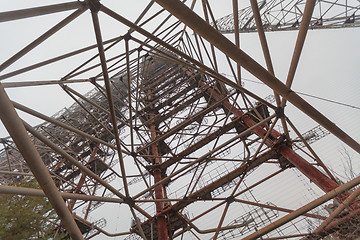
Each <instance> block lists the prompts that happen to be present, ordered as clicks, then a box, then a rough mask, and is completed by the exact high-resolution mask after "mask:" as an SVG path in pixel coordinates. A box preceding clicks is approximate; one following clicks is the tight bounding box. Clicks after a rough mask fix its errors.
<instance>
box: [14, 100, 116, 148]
mask: <svg viewBox="0 0 360 240" xmlns="http://www.w3.org/2000/svg"><path fill="white" fill-rule="evenodd" d="M12 104H13V105H14V107H15V108H17V109H19V110H21V111H24V112H26V113H29V114H31V115H33V116H35V117H38V118H41V119H43V120H45V121H48V122H50V123H52V124H55V125H57V126H59V127H62V128H64V129H67V130H69V131H72V132H74V133H77V134H79V135H80V136H82V137H84V138H87V139H90V140H92V141H94V142H98V143H101V144H104V145H106V146H108V147H110V148H112V149H116V147H115V146H114V145H112V144H110V143H108V142H105V141H103V140H101V139H99V138H96V137H93V136H91V135H90V134H87V133H85V132H83V131H80V130H78V129H77V128H74V127H72V126H69V125H67V124H65V123H63V122H61V121H59V120H57V119H55V118H52V117H48V116H46V115H44V114H42V113H39V112H37V111H35V110H33V109H30V108H28V107H25V106H23V105H21V104H19V103H17V102H12Z"/></svg>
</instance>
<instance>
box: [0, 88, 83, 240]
mask: <svg viewBox="0 0 360 240" xmlns="http://www.w3.org/2000/svg"><path fill="white" fill-rule="evenodd" d="M0 119H1V121H2V122H3V124H4V126H5V127H6V129H7V131H8V132H9V134H10V136H11V137H12V139H13V140H14V142H15V144H16V146H17V147H18V149H19V151H20V153H21V155H22V156H23V158H24V159H25V161H26V162H27V164H28V166H29V168H30V169H31V171H32V173H33V174H34V176H35V178H36V180H37V181H38V182H39V185H40V187H41V188H42V189H43V190H44V192H45V194H46V196H47V197H48V199H49V202H50V203H51V205H52V206H53V207H54V209H55V211H56V213H57V214H58V216H59V217H60V219H61V220H62V222H63V224H64V226H65V228H66V230H67V231H68V232H69V234H70V236H71V238H72V239H83V236H82V234H81V232H80V230H79V228H78V226H77V225H76V223H75V220H74V218H73V216H72V214H71V213H70V211H69V209H68V208H67V206H66V204H65V202H64V200H63V199H62V197H61V194H60V192H59V191H58V189H57V187H56V185H55V183H54V181H53V180H52V178H51V175H50V173H49V172H48V170H47V168H46V166H45V164H44V162H43V161H42V159H41V157H40V154H39V153H38V151H37V150H36V148H35V145H34V143H33V142H32V141H31V139H30V137H29V135H28V134H27V132H26V130H25V127H24V125H23V123H22V122H21V120H20V118H19V116H18V115H17V113H16V111H15V109H14V106H13V105H12V104H11V101H10V99H9V97H8V96H7V94H6V92H5V90H4V88H3V86H2V85H1V84H0Z"/></svg>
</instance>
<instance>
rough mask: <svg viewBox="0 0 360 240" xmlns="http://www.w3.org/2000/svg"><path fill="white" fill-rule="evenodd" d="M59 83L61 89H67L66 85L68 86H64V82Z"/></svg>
mask: <svg viewBox="0 0 360 240" xmlns="http://www.w3.org/2000/svg"><path fill="white" fill-rule="evenodd" d="M59 85H60V87H62V89H64V90H65V91H66V90H67V87H68V86H66V85H65V84H63V83H59Z"/></svg>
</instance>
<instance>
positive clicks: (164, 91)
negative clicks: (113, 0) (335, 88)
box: [0, 0, 360, 239]
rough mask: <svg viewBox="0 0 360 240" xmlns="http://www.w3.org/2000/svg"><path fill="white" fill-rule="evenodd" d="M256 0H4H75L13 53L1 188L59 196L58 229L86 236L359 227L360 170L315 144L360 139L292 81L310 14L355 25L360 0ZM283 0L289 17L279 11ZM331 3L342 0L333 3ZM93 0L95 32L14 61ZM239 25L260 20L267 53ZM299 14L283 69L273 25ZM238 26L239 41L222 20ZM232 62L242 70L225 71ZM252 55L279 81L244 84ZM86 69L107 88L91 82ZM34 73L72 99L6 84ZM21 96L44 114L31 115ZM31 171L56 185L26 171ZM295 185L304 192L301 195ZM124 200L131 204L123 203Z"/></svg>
mask: <svg viewBox="0 0 360 240" xmlns="http://www.w3.org/2000/svg"><path fill="white" fill-rule="evenodd" d="M184 2H185V3H184ZM250 2H251V4H252V9H251V10H250V8H247V10H241V11H238V5H237V4H238V3H237V1H233V5H232V8H233V11H234V13H238V12H239V13H240V14H239V15H236V16H233V15H231V16H230V15H229V16H227V17H226V19H225V18H223V19H221V20H219V21H217V28H219V29H217V28H214V27H212V26H211V25H210V23H211V22H214V21H215V18H214V15H213V9H212V8H211V6H210V4H209V2H208V1H207V0H204V1H199V3H196V1H191V2H190V3H186V1H178V0H172V1H169V0H155V1H149V2H148V3H146V4H144V6H143V7H144V10H143V11H142V12H141V13H140V14H139V17H138V18H137V19H136V20H129V19H128V18H125V17H124V16H122V15H121V14H120V13H119V12H118V11H117V10H116V7H115V8H111V7H107V5H106V4H105V3H104V4H102V3H101V2H98V1H96V0H88V1H84V2H68V3H61V4H55V5H50V6H43V7H35V8H30V9H22V10H15V11H11V12H3V13H0V21H2V22H4V23H3V24H7V23H8V22H9V23H11V22H12V21H15V20H18V21H24V20H22V19H27V18H29V17H40V16H42V15H45V16H42V17H48V16H52V15H54V14H59V13H61V14H65V15H66V14H67V12H69V11H72V13H71V14H70V15H66V17H65V18H64V19H63V20H61V21H60V22H59V23H58V24H56V25H55V26H54V27H52V28H51V29H50V30H48V31H46V32H45V33H44V34H42V35H41V36H40V37H38V38H37V39H35V40H34V41H33V42H31V43H30V44H29V45H27V46H26V47H24V48H23V49H22V50H20V51H18V52H17V53H16V54H15V55H13V56H12V57H10V58H8V60H6V61H5V62H4V63H2V64H1V65H0V71H2V75H1V76H0V79H1V84H0V117H1V120H2V123H3V125H4V126H5V127H6V129H7V131H8V133H9V134H10V137H7V138H3V139H1V140H2V144H3V146H4V147H3V148H2V149H0V181H1V186H0V193H2V194H23V195H33V196H42V197H44V196H46V197H47V198H48V200H49V202H50V203H51V204H52V206H53V207H54V209H55V211H56V212H57V213H58V215H59V217H60V219H61V223H60V222H59V227H58V228H57V229H56V230H54V234H55V232H56V231H60V230H61V231H63V230H66V232H67V233H68V234H69V236H70V237H71V238H72V239H84V238H85V239H91V238H96V237H97V235H99V234H101V235H100V236H101V239H103V237H104V235H106V236H108V237H119V236H121V237H123V238H125V239H141V238H143V239H192V238H197V239H209V238H212V239H231V238H234V239H240V238H242V239H259V238H261V239H287V238H289V239H290V238H295V237H297V238H304V239H320V238H322V237H324V236H327V235H329V234H335V235H337V236H346V237H347V238H348V239H353V238H355V237H357V236H359V234H360V230H359V228H358V227H357V225H358V224H356V223H359V211H360V209H359V203H358V201H357V200H356V198H357V197H358V195H359V191H360V190H359V188H358V189H356V190H354V191H353V192H349V190H350V189H352V188H354V187H355V186H356V185H358V184H359V183H360V177H357V178H354V179H352V180H351V181H349V182H347V183H344V184H340V183H339V182H338V181H337V179H336V178H335V177H334V176H333V175H332V173H331V172H330V171H329V170H328V168H327V167H326V164H325V163H324V162H323V161H322V160H321V159H320V158H319V156H318V155H317V154H316V152H315V150H314V149H313V148H312V147H311V146H310V145H311V144H312V143H314V142H316V141H318V140H320V139H321V138H324V137H325V136H327V135H329V134H332V135H334V136H336V137H337V138H338V139H340V140H341V141H342V142H343V143H344V144H347V145H348V146H349V147H350V148H352V149H354V150H355V151H356V152H358V153H359V152H360V145H359V143H358V142H357V141H355V140H354V139H352V138H351V137H350V136H349V135H347V134H346V133H345V132H344V131H343V130H342V129H340V128H339V127H337V126H336V125H335V124H334V123H333V122H331V121H330V120H329V119H328V118H326V117H325V116H324V115H323V114H322V113H320V112H319V110H318V109H316V108H315V107H313V106H312V105H311V104H309V103H308V102H307V101H305V100H304V99H302V98H301V97H300V96H299V95H298V94H296V93H295V92H294V91H293V90H292V89H291V87H292V82H293V78H294V74H295V71H296V68H297V65H298V61H299V57H300V53H301V51H302V46H303V44H304V41H305V38H306V34H307V30H308V29H309V28H315V26H316V28H317V27H318V26H319V27H320V26H321V27H345V26H356V25H357V24H358V22H357V20H358V15H357V10H358V6H350V5H348V4H345V5H344V4H341V3H340V2H339V1H337V2H335V3H328V2H326V1H312V0H309V1H307V2H306V3H305V2H303V1H297V2H296V3H294V1H289V2H286V1H271V2H269V3H266V2H265V1H264V2H261V3H259V4H258V3H257V2H256V0H251V1H250ZM327 4H328V5H327ZM279 6H281V10H282V11H281V12H280V13H279V14H280V15H281V16H282V17H281V18H280V17H279V15H278V14H277V13H276V14H275V13H274V12H273V10H275V9H276V8H278V7H279ZM314 8H315V9H317V8H319V9H320V8H321V10H320V15H319V16H320V17H317V16H312V12H313V10H314ZM344 8H345V11H344ZM329 9H333V10H335V9H336V12H338V13H339V15H336V14H335V15H331V16H330V17H328V13H329V14H330V12H332V11H330V10H329ZM85 14H88V16H90V17H91V24H92V27H93V32H92V33H95V39H96V44H94V45H91V46H87V47H83V48H81V49H77V50H74V51H72V52H67V53H65V54H62V55H59V56H55V57H52V58H50V59H47V60H45V61H41V62H38V63H34V64H32V65H30V66H21V67H19V68H16V69H15V70H11V71H7V69H8V67H10V66H11V65H13V64H14V63H15V62H17V61H18V60H19V59H21V58H22V57H24V56H25V55H27V54H31V51H32V50H33V49H34V48H36V47H38V46H41V45H42V44H43V42H44V43H46V41H48V40H49V38H50V36H52V35H56V34H57V32H58V31H59V32H60V29H61V28H63V27H65V26H72V24H75V23H73V21H74V22H75V20H76V19H77V18H80V17H81V16H83V15H85ZM245 14H246V15H245ZM290 14H291V16H290ZM340 14H342V15H340ZM61 16H63V15H61ZM104 16H105V17H107V18H109V19H111V21H113V22H112V26H111V29H112V31H114V29H116V28H117V27H118V28H119V29H125V30H124V31H123V30H121V31H123V32H121V33H119V35H118V36H117V37H115V38H112V39H109V40H104V39H103V37H102V34H103V26H102V27H100V24H101V23H102V21H105V20H104V18H103V17H104ZM264 16H266V19H267V20H266V21H262V20H263V17H264ZM270 17H272V18H273V20H270ZM288 17H289V18H290V20H288ZM230 18H231V20H230ZM232 18H233V19H232ZM315 18H316V19H317V20H315V22H316V23H315V22H314V19H315ZM319 20H321V22H319ZM25 21H26V20H25ZM253 21H254V23H253ZM234 22H235V24H234ZM117 24H118V25H117ZM255 24H256V25H255ZM238 25H239V26H240V31H257V32H258V33H259V38H260V41H261V44H262V49H263V53H264V57H265V61H266V65H267V69H265V68H263V67H262V66H261V65H260V64H259V63H258V62H256V61H255V60H253V59H252V58H251V57H249V56H248V55H247V54H246V53H245V52H243V51H242V50H241V49H240V47H239V31H238V30H237V28H235V29H234V26H238ZM120 26H121V27H122V28H121V27H120ZM298 26H300V27H299V33H298V39H297V42H296V46H295V51H294V55H293V59H292V62H291V66H290V70H289V75H288V78H287V80H286V82H285V83H283V82H282V81H280V80H279V79H277V78H276V77H275V76H274V70H273V67H272V61H271V57H270V53H269V49H268V47H267V41H266V37H265V34H264V31H266V30H270V29H271V30H275V29H277V30H285V29H286V30H287V29H294V28H295V27H296V29H297V27H298ZM231 29H232V30H234V31H235V41H234V43H233V42H231V41H230V40H228V39H227V38H226V37H225V36H224V35H223V34H222V32H223V33H224V32H226V33H228V32H231V31H232V30H231ZM115 32H116V31H115ZM64 44H66V43H64ZM83 53H89V55H88V56H89V57H88V58H87V59H83V58H82V57H81V58H80V59H81V62H80V64H79V65H78V67H74V65H71V68H69V69H66V71H67V72H66V74H63V75H62V76H61V77H59V78H58V80H38V81H11V79H12V78H14V77H20V79H21V77H22V76H23V74H26V73H28V72H31V71H38V73H41V71H46V69H51V68H49V67H50V66H52V64H59V65H57V66H61V68H66V67H65V66H70V65H67V64H66V61H70V59H72V58H74V57H77V56H79V55H81V54H83ZM92 54H93V55H92ZM64 63H65V64H64ZM223 65H226V68H227V69H228V70H229V71H230V72H231V74H232V77H231V78H229V77H227V76H225V75H224V74H220V72H221V68H222V67H223ZM242 69H245V70H246V71H248V72H249V73H251V74H252V75H253V76H254V77H256V78H257V79H259V80H260V81H261V82H263V83H264V84H266V85H267V86H268V87H269V88H270V89H272V90H273V92H274V97H273V98H262V97H261V96H258V95H257V94H255V93H253V92H251V91H249V90H247V89H245V88H244V87H243V85H242V84H241V83H242V81H241V71H242ZM48 71H51V70H48ZM76 84H81V85H82V86H87V87H88V86H89V85H90V86H92V87H94V89H93V90H92V91H90V92H88V93H87V94H82V93H81V92H80V91H79V90H77V89H76V88H75V87H73V85H74V86H75V85H76ZM33 86H58V87H59V89H60V90H61V91H63V93H65V94H67V95H68V96H69V97H70V98H72V99H73V101H74V103H73V105H71V106H70V107H67V108H64V109H63V110H61V111H59V112H58V113H57V114H55V115H52V116H49V115H46V114H43V113H41V112H39V111H36V110H35V109H33V108H31V107H29V106H25V105H24V104H21V103H18V102H15V101H12V100H11V99H10V98H9V96H8V94H7V91H5V89H13V88H18V87H28V88H31V87H33ZM287 102H290V103H291V104H292V105H294V106H295V107H297V108H298V109H300V110H301V111H302V112H303V113H304V114H305V115H307V116H308V117H310V118H311V119H313V120H314V121H315V122H317V124H319V125H318V126H317V127H314V128H313V129H311V130H309V131H308V132H306V133H303V134H301V133H300V132H299V130H298V129H297V128H296V127H295V126H294V124H293V122H292V121H291V120H290V119H289V118H288V116H286V114H285V111H284V109H285V108H286V104H287ZM15 109H16V110H17V111H19V112H20V111H21V112H23V113H26V114H29V115H31V116H34V117H36V118H39V119H41V120H42V121H44V122H43V123H42V124H40V125H37V126H31V125H30V124H29V123H27V122H26V121H24V120H22V119H20V117H19V116H18V113H17V111H16V110H15ZM279 126H280V128H281V129H282V130H277V129H278V127H279ZM32 177H35V178H36V180H37V181H38V183H39V185H40V186H41V188H42V189H29V188H21V187H14V186H13V184H14V183H16V181H18V180H19V179H24V178H25V179H26V178H32ZM306 180H310V181H311V182H312V183H309V181H306ZM305 182H306V183H305ZM288 183H291V184H290V186H289V184H288ZM316 186H317V187H316ZM318 188H319V189H321V190H322V191H323V192H325V194H323V193H321V194H320V193H319V191H317V189H318ZM283 192H291V194H289V195H292V198H291V196H290V201H289V202H286V200H285V199H284V198H283V196H282V194H281V193H283ZM315 192H316V193H315ZM64 199H65V201H64ZM329 201H333V202H334V204H330V205H331V206H330V205H329ZM114 205H116V206H119V205H120V206H127V207H128V208H121V211H122V212H121V213H115V212H114V211H111V209H113V208H114ZM109 209H110V212H109ZM344 209H345V210H344ZM326 210H328V211H326ZM106 212H108V213H106ZM114 215H118V216H114ZM119 215H121V216H126V218H128V219H127V220H126V222H124V220H123V219H121V221H123V222H122V225H123V226H125V227H122V229H124V228H125V229H126V228H127V230H124V231H120V232H115V233H114V232H113V231H114V230H113V229H114V227H112V228H110V229H112V230H111V231H112V232H109V230H106V229H107V228H106V226H111V225H113V224H114V222H115V221H117V220H118V221H119ZM116 219H117V220H116ZM354 223H355V224H354ZM339 229H340V230H339ZM103 234H104V235H103Z"/></svg>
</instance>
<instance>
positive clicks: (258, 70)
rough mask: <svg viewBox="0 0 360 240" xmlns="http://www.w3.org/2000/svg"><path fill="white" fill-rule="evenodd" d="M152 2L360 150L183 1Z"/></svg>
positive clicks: (314, 109) (358, 148)
mask: <svg viewBox="0 0 360 240" xmlns="http://www.w3.org/2000/svg"><path fill="white" fill-rule="evenodd" d="M155 2H157V3H158V4H159V5H160V6H162V7H163V8H165V9H166V10H168V11H169V12H170V13H172V14H173V15H174V16H175V17H177V18H178V19H180V20H181V21H182V22H184V23H185V24H186V25H187V26H188V27H190V28H191V29H193V30H194V31H195V32H197V33H198V34H199V35H200V36H202V37H204V38H205V39H206V40H208V41H209V42H210V43H212V44H213V45H214V46H215V47H217V48H218V49H219V50H220V51H222V52H223V53H224V54H226V55H227V56H229V57H230V58H232V59H233V60H234V61H235V62H237V63H239V64H240V65H241V66H243V67H244V68H245V69H246V70H247V71H249V72H250V73H251V74H253V75H254V76H255V77H257V78H258V79H259V80H261V81H262V82H263V83H265V84H266V85H268V86H269V87H270V88H272V89H273V90H274V91H276V92H277V93H278V94H280V95H281V96H282V97H283V98H285V99H287V100H288V101H289V102H291V103H292V104H293V105H294V106H295V107H297V108H298V109H300V110H301V111H302V112H303V113H305V114H306V115H308V116H309V117H310V118H312V119H313V120H314V121H316V122H317V123H319V124H320V125H321V126H323V127H324V128H326V129H327V130H328V131H329V132H331V133H332V134H334V135H335V136H337V137H338V138H339V139H340V140H342V141H343V142H344V143H346V144H347V145H349V146H350V147H351V148H352V149H354V150H355V151H356V152H358V153H360V144H359V143H358V142H357V141H355V140H354V139H353V138H351V137H350V136H349V135H347V134H346V133H345V132H344V131H343V130H342V129H341V128H339V127H338V126H336V125H335V124H334V123H333V122H331V121H330V120H329V119H328V118H327V117H325V116H324V115H323V114H322V113H320V112H319V111H318V110H317V109H316V108H314V107H313V106H312V105H310V104H309V103H308V102H306V101H305V100H304V99H302V98H301V97H300V96H299V95H298V94H296V93H295V92H294V91H292V90H291V89H290V88H289V87H287V86H286V85H285V84H283V83H282V82H281V81H280V80H279V79H277V78H276V77H275V76H274V75H272V74H271V73H270V72H268V71H267V70H266V69H264V68H263V67H262V66H261V65H260V64H259V63H258V62H256V61H255V60H254V59H252V58H251V57H250V56H248V55H247V54H246V53H245V52H243V51H242V50H241V49H239V48H238V47H236V46H235V45H234V44H233V43H232V42H231V41H230V40H228V39H227V38H226V37H225V36H223V35H222V34H221V33H220V32H218V31H216V30H215V29H214V28H213V27H212V26H210V25H209V24H208V23H207V22H205V21H204V20H203V19H202V18H201V17H199V16H198V15H197V14H196V13H194V12H193V11H192V10H191V9H189V8H188V7H187V6H186V5H185V4H184V3H182V2H181V1H179V0H155Z"/></svg>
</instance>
